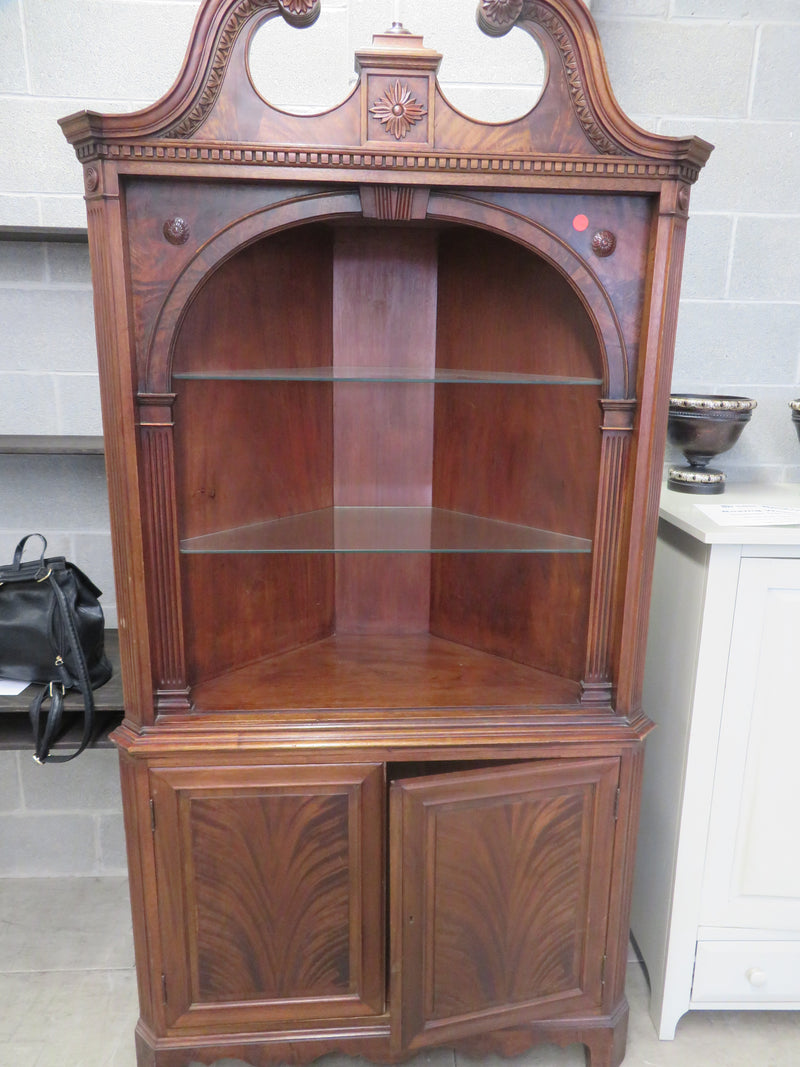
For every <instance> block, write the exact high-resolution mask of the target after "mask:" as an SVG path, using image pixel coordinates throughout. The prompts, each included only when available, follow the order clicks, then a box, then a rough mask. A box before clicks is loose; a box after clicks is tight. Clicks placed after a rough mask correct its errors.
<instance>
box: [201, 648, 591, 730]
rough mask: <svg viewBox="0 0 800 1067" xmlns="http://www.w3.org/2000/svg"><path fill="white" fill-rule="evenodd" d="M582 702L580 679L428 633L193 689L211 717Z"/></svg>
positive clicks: (313, 652)
mask: <svg viewBox="0 0 800 1067" xmlns="http://www.w3.org/2000/svg"><path fill="white" fill-rule="evenodd" d="M579 704H580V686H579V683H578V682H577V681H572V680H571V679H567V678H561V677H559V676H557V675H555V674H549V673H547V672H546V671H542V670H538V669H537V668H535V667H529V666H526V665H525V664H522V663H514V662H512V661H510V660H507V659H503V658H502V657H500V656H494V655H490V654H489V653H486V652H480V651H478V650H477V649H474V648H469V647H467V646H466V645H460V644H456V643H454V642H452V641H446V640H444V639H442V638H438V637H432V636H430V635H428V634H412V635H405V636H401V637H398V636H383V635H380V636H373V635H370V636H362V635H350V634H347V635H339V636H335V637H328V638H325V639H324V640H322V641H318V642H316V643H315V644H312V645H305V646H303V647H302V648H298V649H293V650H292V651H290V652H285V653H283V654H282V655H279V656H273V657H271V658H269V659H265V660H260V661H259V662H257V663H253V664H250V665H249V666H247V667H241V668H239V669H238V670H236V671H232V672H230V673H229V674H225V675H222V676H220V677H218V678H215V679H212V680H211V681H206V682H202V683H200V684H198V685H195V686H194V687H193V689H192V706H193V710H194V711H195V712H203V713H209V714H213V713H215V712H221V711H237V712H252V711H259V712H268V711H276V712H277V711H301V710H307V709H314V710H316V711H327V710H332V711H349V710H352V711H355V710H359V711H363V710H365V709H387V710H399V709H403V708H408V709H436V708H455V707H459V708H517V707H534V706H535V707H569V708H575V707H578V705H579Z"/></svg>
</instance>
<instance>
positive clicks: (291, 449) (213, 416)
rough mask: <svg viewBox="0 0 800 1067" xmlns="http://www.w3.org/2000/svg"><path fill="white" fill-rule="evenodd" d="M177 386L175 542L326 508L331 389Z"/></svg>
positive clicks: (206, 383) (251, 384) (290, 385)
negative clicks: (176, 530)
mask: <svg viewBox="0 0 800 1067" xmlns="http://www.w3.org/2000/svg"><path fill="white" fill-rule="evenodd" d="M177 384H178V385H179V389H178V396H177V400H176V402H175V409H174V410H175V416H174V417H175V431H174V439H175V475H176V496H177V501H178V515H179V516H180V529H179V536H180V537H181V539H183V538H187V537H197V536H200V535H202V534H207V533H215V532H218V531H221V530H228V529H231V528H233V527H237V526H247V525H249V524H251V523H256V522H263V521H265V520H267V519H276V518H282V517H284V516H286V515H296V514H298V513H300V512H306V511H315V510H317V509H318V508H326V507H330V506H331V504H332V503H333V486H332V475H333V465H332V464H333V458H332V449H333V424H332V403H331V392H332V389H333V386H331V385H329V384H326V383H324V382H309V383H304V382H249V381H247V382H242V381H181V382H179V383H177Z"/></svg>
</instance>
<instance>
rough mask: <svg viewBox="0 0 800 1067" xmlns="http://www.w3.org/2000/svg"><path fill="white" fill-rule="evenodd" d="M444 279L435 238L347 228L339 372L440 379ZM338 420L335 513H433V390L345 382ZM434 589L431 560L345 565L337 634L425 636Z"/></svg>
mask: <svg viewBox="0 0 800 1067" xmlns="http://www.w3.org/2000/svg"><path fill="white" fill-rule="evenodd" d="M436 279H437V249H436V234H435V232H434V231H432V230H424V229H420V230H416V229H413V230H406V229H402V230H389V231H388V232H387V231H386V230H384V229H378V228H375V227H368V228H362V227H359V228H353V229H344V230H342V229H340V230H339V231H338V232H337V236H336V242H335V246H334V284H333V292H334V312H333V360H334V365H335V366H336V367H374V368H380V369H381V370H385V369H386V370H388V369H393V368H396V369H399V370H403V371H405V370H409V369H414V370H419V371H420V372H421V373H423V374H427V375H432V374H433V370H434V365H435V337H436ZM333 418H334V431H333V434H334V458H333V469H334V503H335V504H337V505H338V506H345V507H347V506H349V507H360V506H367V507H380V506H389V507H392V506H394V507H415V506H416V507H425V506H428V507H429V506H430V503H431V465H432V453H433V388H432V387H431V386H428V385H412V384H398V383H388V384H383V383H376V384H372V383H367V382H357V383H340V384H337V386H336V387H335V392H334V399H333ZM429 588H430V559H429V558H428V557H427V556H426V555H424V554H422V555H416V556H414V557H405V558H404V557H400V556H389V557H386V556H384V557H376V556H372V555H366V556H341V557H337V559H336V628H337V632H338V633H370V632H383V633H387V632H388V633H417V632H420V631H425V630H427V629H428V617H429V601H430V594H429Z"/></svg>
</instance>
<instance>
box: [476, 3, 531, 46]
mask: <svg viewBox="0 0 800 1067" xmlns="http://www.w3.org/2000/svg"><path fill="white" fill-rule="evenodd" d="M521 13H522V0H480V3H479V4H478V25H479V26H480V28H481V29H482V30H483V32H484V33H486V34H488V35H489V36H490V37H502V36H503V35H504V34H506V33H508V31H509V30H510V29H511V27H512V26H513V25H514V23H515V22H516V21H517V19H518V18H519V16H520V15H521Z"/></svg>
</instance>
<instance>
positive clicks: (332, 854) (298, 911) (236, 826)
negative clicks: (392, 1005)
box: [151, 765, 384, 1030]
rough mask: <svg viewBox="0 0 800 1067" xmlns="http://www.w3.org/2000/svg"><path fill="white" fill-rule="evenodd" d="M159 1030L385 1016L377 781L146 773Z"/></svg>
mask: <svg viewBox="0 0 800 1067" xmlns="http://www.w3.org/2000/svg"><path fill="white" fill-rule="evenodd" d="M151 797H152V800H153V806H154V825H155V851H156V866H157V878H158V895H159V917H160V924H161V940H162V951H163V968H164V978H163V988H164V1009H165V1017H166V1023H167V1025H168V1026H171V1027H187V1026H190V1027H193V1028H194V1027H205V1026H212V1027H214V1028H216V1029H219V1030H224V1029H226V1028H241V1027H254V1028H258V1027H260V1026H263V1025H266V1024H267V1023H271V1024H276V1023H279V1022H296V1023H302V1021H303V1020H324V1019H335V1018H353V1017H358V1016H371V1015H374V1014H376V1013H380V1012H382V1011H383V1008H384V969H383V958H384V950H383V944H384V937H383V913H384V907H383V900H384V887H383V873H382V872H383V866H384V865H383V843H382V835H383V814H382V812H383V797H384V787H383V770H382V767H381V766H380V765H375V766H373V765H357V766H330V767H320V766H312V767H224V768H219V767H217V768H189V769H187V768H165V769H158V770H154V771H152V772H151Z"/></svg>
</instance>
